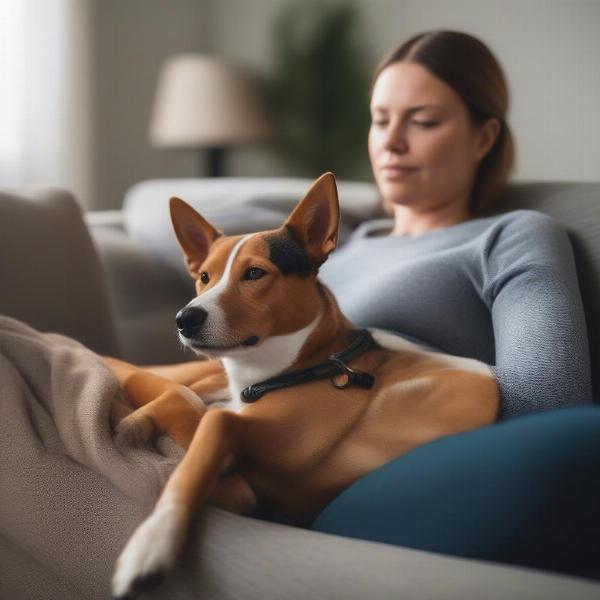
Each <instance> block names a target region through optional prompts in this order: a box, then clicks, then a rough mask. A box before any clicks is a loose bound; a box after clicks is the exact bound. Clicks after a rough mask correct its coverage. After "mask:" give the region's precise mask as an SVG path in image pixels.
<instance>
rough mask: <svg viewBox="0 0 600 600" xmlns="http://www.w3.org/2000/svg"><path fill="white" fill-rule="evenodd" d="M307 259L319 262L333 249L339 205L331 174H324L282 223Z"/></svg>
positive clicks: (338, 220)
mask: <svg viewBox="0 0 600 600" xmlns="http://www.w3.org/2000/svg"><path fill="white" fill-rule="evenodd" d="M284 226H285V227H287V228H288V229H289V230H290V231H291V233H292V235H293V236H294V238H295V239H296V241H297V242H299V243H300V244H301V246H302V247H303V248H304V251H305V252H306V254H307V255H308V257H309V259H310V260H311V261H312V262H314V263H316V264H317V265H320V264H321V263H323V262H325V260H327V257H328V256H329V254H330V252H332V251H333V250H335V247H336V246H337V241H338V230H339V226H340V207H339V203H338V195H337V186H336V185H335V177H334V176H333V173H324V174H323V175H321V177H319V179H317V180H316V181H315V182H314V183H313V185H312V187H311V188H310V190H308V193H307V194H306V195H305V196H304V198H302V200H300V202H299V203H298V205H297V206H296V208H295V209H294V210H293V212H292V214H291V215H290V216H289V217H288V219H287V221H286V222H285V224H284Z"/></svg>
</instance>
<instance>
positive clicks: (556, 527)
mask: <svg viewBox="0 0 600 600" xmlns="http://www.w3.org/2000/svg"><path fill="white" fill-rule="evenodd" d="M312 529H314V530H317V531H323V532H327V533H334V534H338V535H343V536H349V537H356V538H362V539H367V540H374V541H380V542H386V543H390V544H397V545H402V546H407V547H411V548H418V549H421V550H429V551H434V552H441V553H446V554H452V555H455V556H464V557H470V558H479V559H484V560H493V561H498V562H507V563H513V564H519V565H524V566H531V567H537V568H541V569H549V570H555V571H562V572H566V573H573V574H578V575H583V576H588V577H596V578H600V407H595V406H594V407H578V408H564V409H557V410H552V411H546V412H543V413H535V414H530V415H525V416H522V417H516V418H513V419H510V420H508V421H503V422H501V423H498V424H496V425H492V426H489V427H484V428H481V429H477V430H474V431H470V432H467V433H464V434H459V435H454V436H449V437H446V438H443V439H440V440H436V441H435V442H431V443H429V444H426V445H425V446H421V447H420V448H416V449H415V450H413V451H411V452H409V453H407V454H405V455H403V456H401V457H399V458H397V459H394V460H392V461H390V462H388V463H386V464H385V465H383V466H382V467H380V468H379V469H377V470H376V471H374V472H372V473H370V474H368V475H366V476H365V477H363V478H361V479H360V480H358V481H357V482H355V483H354V484H353V485H352V486H350V487H349V488H347V489H346V490H345V491H344V492H342V493H341V494H340V495H339V496H338V497H337V498H335V499H334V500H333V501H332V502H331V503H330V504H329V505H328V506H327V507H326V508H325V509H324V510H323V511H322V512H321V514H320V515H319V516H318V518H317V519H316V520H315V522H314V523H313V525H312Z"/></svg>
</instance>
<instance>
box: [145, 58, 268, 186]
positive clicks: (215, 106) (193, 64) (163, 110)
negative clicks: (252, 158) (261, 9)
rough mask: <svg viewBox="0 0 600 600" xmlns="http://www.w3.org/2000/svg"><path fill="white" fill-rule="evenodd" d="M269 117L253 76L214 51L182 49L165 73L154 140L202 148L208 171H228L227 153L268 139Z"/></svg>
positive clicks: (152, 125)
mask: <svg viewBox="0 0 600 600" xmlns="http://www.w3.org/2000/svg"><path fill="white" fill-rule="evenodd" d="M268 134H269V126H268V123H267V119H266V117H265V115H264V113H263V110H262V106H261V102H260V99H259V97H258V94H257V91H256V89H255V87H254V86H253V85H252V81H251V79H250V78H249V77H248V76H247V75H246V74H245V73H244V72H243V71H242V70H241V69H239V68H237V67H235V66H234V65H232V64H229V63H227V62H225V61H223V60H220V59H217V58H215V57H213V56H209V55H204V54H197V53H185V54H176V55H174V56H172V57H170V58H169V59H167V61H166V62H165V63H164V65H163V66H162V68H161V72H160V75H159V80H158V86H157V91H156V98H155V101H154V107H153V111H152V118H151V123H150V141H151V143H152V144H153V145H155V146H157V147H161V148H197V149H200V150H201V152H202V153H203V154H204V153H206V155H207V159H208V169H207V171H208V175H209V176H210V177H220V176H222V175H223V174H224V159H225V152H226V151H227V150H228V149H229V148H231V147H238V146H242V145H246V144H252V143H256V142H260V141H262V140H264V139H265V138H266V137H267V136H268Z"/></svg>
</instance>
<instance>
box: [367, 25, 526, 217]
mask: <svg viewBox="0 0 600 600" xmlns="http://www.w3.org/2000/svg"><path fill="white" fill-rule="evenodd" d="M403 60H406V61H411V62H415V63H418V64H420V65H422V66H424V67H425V68H426V69H427V70H428V71H429V72H430V73H432V74H433V75H435V76H436V77H437V78H439V79H441V80H442V81H444V82H445V83H446V84H447V85H449V86H450V87H451V88H452V89H453V90H454V91H455V92H456V93H457V94H458V95H459V96H460V97H461V98H462V100H463V102H464V103H465V105H466V107H467V110H468V112H469V115H470V118H471V122H472V123H473V124H474V125H481V124H483V123H485V122H486V121H487V120H488V119H489V118H492V117H494V118H496V119H498V121H499V123H500V132H499V133H498V137H497V138H496V142H495V143H494V145H493V146H492V148H491V149H490V151H489V152H488V153H487V155H486V156H485V157H484V158H483V159H482V161H481V162H480V163H479V166H478V168H477V173H476V175H475V181H474V183H473V190H472V192H471V198H470V208H471V211H472V212H473V213H485V212H490V211H491V210H492V209H493V207H494V204H495V202H496V200H497V199H498V197H499V196H500V194H501V193H502V191H503V189H504V187H505V185H506V181H507V179H508V174H509V172H510V169H511V167H512V164H513V160H514V152H515V151H514V143H513V138H512V134H511V132H510V129H509V127H508V124H507V122H506V114H507V112H508V104H509V98H508V85H507V83H506V79H505V77H504V73H503V72H502V67H501V66H500V64H499V63H498V61H497V60H496V58H495V57H494V55H493V54H492V52H491V50H490V49H489V48H488V47H487V46H486V45H485V44H484V43H483V42H482V41H480V40H478V39H477V38H475V37H473V36H471V35H468V34H466V33H461V32H458V31H443V30H442V31H429V32H425V33H420V34H418V35H415V36H414V37H412V38H410V39H409V40H408V41H406V42H404V43H403V44H401V45H400V46H398V47H397V48H393V49H392V50H391V51H390V52H388V54H386V55H385V56H384V57H383V59H382V60H381V62H380V63H379V65H377V67H376V69H375V73H374V74H373V79H372V83H371V92H372V91H373V86H374V84H375V81H376V80H377V78H378V77H379V75H380V74H381V72H382V71H383V70H384V69H385V68H386V67H389V66H390V65H392V64H393V63H396V62H399V61H403Z"/></svg>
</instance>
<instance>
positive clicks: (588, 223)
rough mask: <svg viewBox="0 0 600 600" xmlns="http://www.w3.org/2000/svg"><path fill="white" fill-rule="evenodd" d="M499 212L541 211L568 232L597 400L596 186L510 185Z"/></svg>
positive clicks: (599, 208) (599, 204)
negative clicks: (588, 343)
mask: <svg viewBox="0 0 600 600" xmlns="http://www.w3.org/2000/svg"><path fill="white" fill-rule="evenodd" d="M499 207H500V209H501V211H502V212H505V211H509V210H514V209H516V208H529V209H532V210H539V211H540V212H544V213H546V214H548V215H550V216H551V217H553V218H554V219H556V220H557V221H558V222H559V223H561V224H562V225H563V226H564V227H565V228H566V230H567V232H568V233H569V237H570V238H571V243H572V245H573V251H574V254H575V262H576V264H577V276H578V278H579V287H580V289H581V296H582V299H583V305H584V309H585V316H586V321H587V329H588V337H589V341H590V358H591V364H592V384H593V388H594V398H595V399H596V400H597V401H600V183H562V182H561V183H513V184H511V185H510V186H509V187H508V189H507V193H506V194H505V196H504V198H502V199H501V201H500V202H499Z"/></svg>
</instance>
